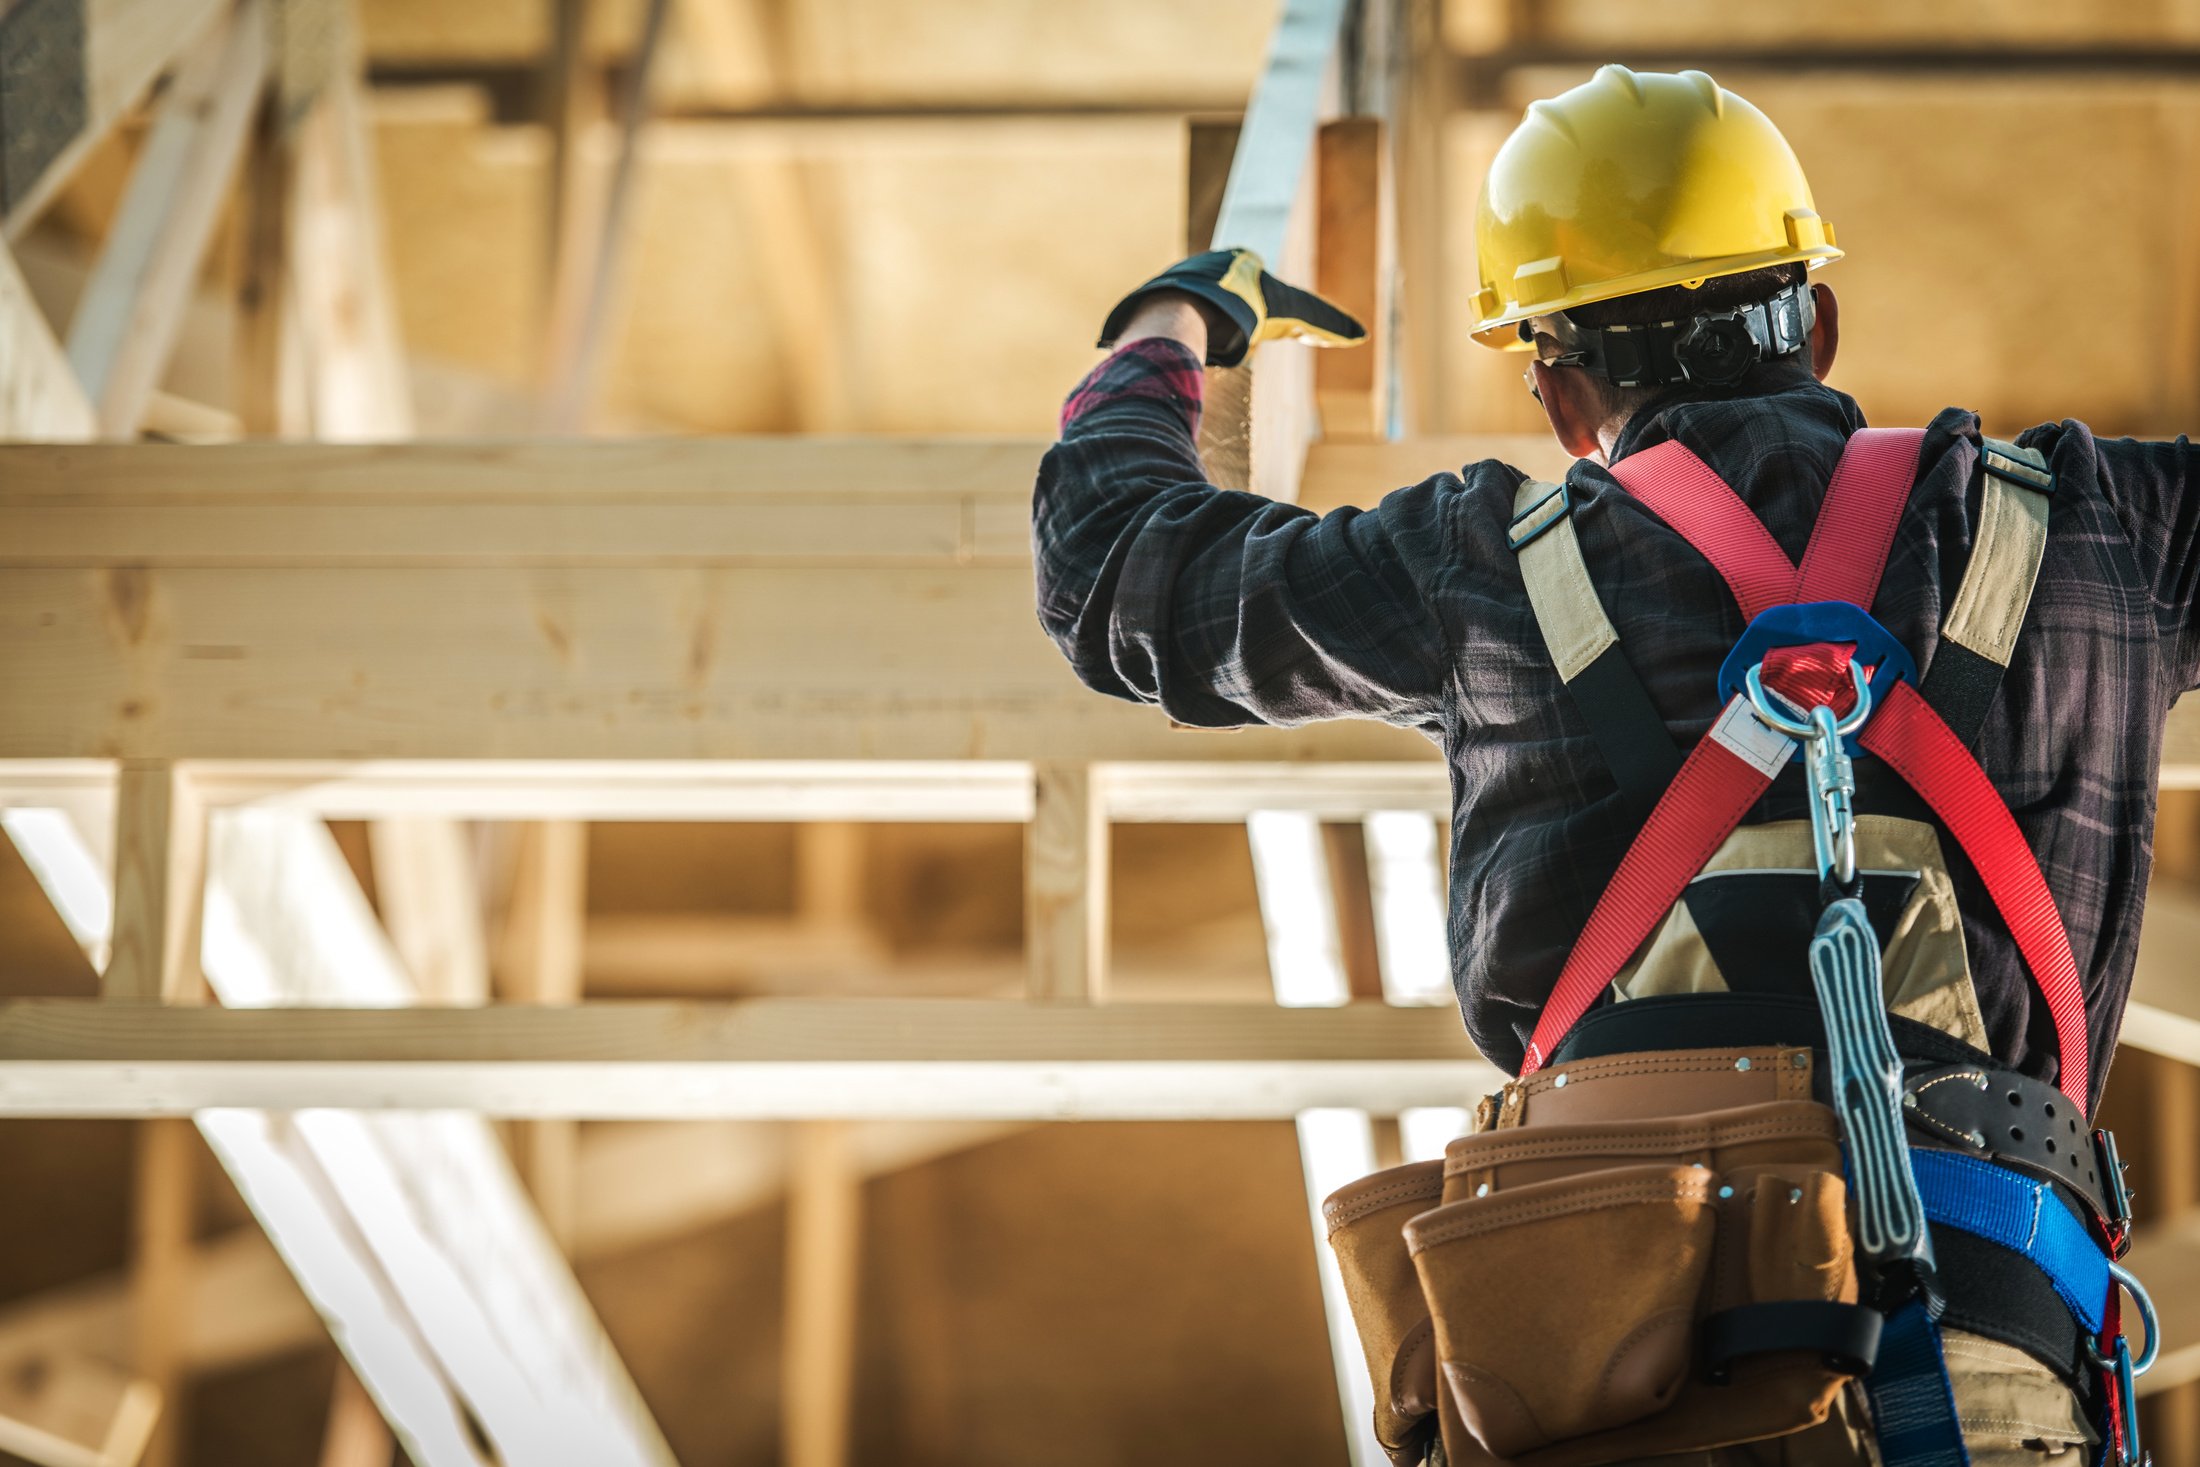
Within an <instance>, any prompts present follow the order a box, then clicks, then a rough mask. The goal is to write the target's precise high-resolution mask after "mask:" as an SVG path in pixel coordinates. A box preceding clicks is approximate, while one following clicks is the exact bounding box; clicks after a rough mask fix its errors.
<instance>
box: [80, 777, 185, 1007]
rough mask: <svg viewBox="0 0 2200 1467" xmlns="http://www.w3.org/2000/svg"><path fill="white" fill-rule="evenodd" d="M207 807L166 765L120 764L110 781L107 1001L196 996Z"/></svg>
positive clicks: (157, 1000)
mask: <svg viewBox="0 0 2200 1467" xmlns="http://www.w3.org/2000/svg"><path fill="white" fill-rule="evenodd" d="M206 830H207V827H206V808H205V805H204V803H203V802H202V801H201V800H200V799H199V798H198V794H197V792H196V791H195V790H194V789H193V788H192V785H191V779H190V776H189V775H188V774H186V773H184V772H183V771H182V770H180V769H178V768H176V766H175V765H173V764H167V763H160V762H152V763H126V764H124V765H123V766H122V769H121V772H120V777H119V779H118V781H117V784H116V799H115V838H114V852H115V854H114V937H113V945H112V948H111V954H112V955H111V956H110V957H109V959H108V962H107V968H106V971H105V972H104V973H103V974H102V975H101V978H100V986H101V989H102V991H103V992H104V993H105V995H106V996H107V997H108V998H110V999H121V1000H130V1001H140V1002H155V1003H183V1002H188V1001H191V1000H193V999H195V998H197V996H198V994H199V988H200V977H199V928H200V916H201V910H202V904H203V893H204V888H205V880H206Z"/></svg>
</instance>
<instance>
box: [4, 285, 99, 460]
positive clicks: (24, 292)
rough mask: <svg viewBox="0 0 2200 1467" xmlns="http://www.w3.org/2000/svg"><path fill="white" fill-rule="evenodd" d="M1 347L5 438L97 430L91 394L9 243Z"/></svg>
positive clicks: (66, 438) (57, 437)
mask: <svg viewBox="0 0 2200 1467" xmlns="http://www.w3.org/2000/svg"><path fill="white" fill-rule="evenodd" d="M0 348H4V349H0V440H16V441H21V442H31V443H49V442H50V443H69V442H76V441H80V440H83V439H86V438H92V437H96V436H97V435H98V432H99V422H98V418H97V417H96V415H95V414H94V413H93V412H92V403H91V399H90V398H88V397H86V396H85V395H84V387H83V384H82V383H80V382H78V381H77V380H76V372H75V370H74V369H73V368H72V367H70V365H69V357H68V353H66V352H65V351H63V350H62V348H61V343H60V342H58V341H56V340H55V339H54V334H53V328H52V327H51V326H49V325H47V324H46V318H45V317H44V316H43V315H41V314H39V310H38V303H37V302H36V301H34V300H32V299H31V292H30V287H29V286H28V285H26V284H25V283H24V281H23V272H22V271H21V270H19V269H17V268H16V264H15V256H14V254H13V253H11V252H10V251H9V249H8V247H7V246H6V245H5V244H0Z"/></svg>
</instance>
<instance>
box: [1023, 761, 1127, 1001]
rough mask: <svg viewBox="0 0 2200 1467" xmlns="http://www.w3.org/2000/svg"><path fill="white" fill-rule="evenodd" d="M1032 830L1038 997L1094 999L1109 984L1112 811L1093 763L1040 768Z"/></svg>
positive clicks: (1029, 933) (1032, 959)
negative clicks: (1110, 814) (1109, 856)
mask: <svg viewBox="0 0 2200 1467" xmlns="http://www.w3.org/2000/svg"><path fill="white" fill-rule="evenodd" d="M1032 784H1033V791H1034V793H1033V798H1032V817H1031V825H1030V828H1029V829H1027V830H1026V831H1025V833H1024V951H1025V954H1026V956H1027V958H1028V961H1029V964H1030V992H1031V996H1032V997H1033V998H1035V999H1042V1000H1055V1001H1064V1002H1070V1003H1093V1002H1097V1001H1098V1000H1099V999H1101V998H1102V997H1103V996H1104V994H1105V990H1106V986H1107V965H1108V812H1107V805H1106V800H1105V798H1104V796H1103V793H1102V791H1103V787H1104V780H1103V779H1102V778H1101V777H1098V776H1096V775H1095V773H1094V771H1093V770H1092V768H1091V766H1089V765H1083V764H1057V763H1043V764H1039V765H1037V766H1035V767H1034V769H1033V771H1032Z"/></svg>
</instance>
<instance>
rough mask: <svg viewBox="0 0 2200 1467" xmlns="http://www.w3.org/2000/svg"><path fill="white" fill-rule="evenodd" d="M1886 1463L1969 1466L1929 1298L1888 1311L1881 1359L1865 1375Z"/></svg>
mask: <svg viewBox="0 0 2200 1467" xmlns="http://www.w3.org/2000/svg"><path fill="white" fill-rule="evenodd" d="M1864 1394H1865V1395H1866V1396H1867V1397H1869V1398H1870V1400H1871V1403H1872V1427H1873V1429H1874V1432H1875V1433H1876V1435H1877V1436H1878V1438H1879V1460H1880V1462H1881V1464H1882V1467H1969V1463H1970V1460H1971V1455H1970V1453H1969V1452H1967V1451H1965V1450H1964V1447H1963V1431H1962V1428H1961V1427H1960V1426H1959V1425H1958V1424H1957V1418H1956V1401H1955V1390H1954V1388H1953V1387H1952V1386H1951V1385H1950V1384H1949V1382H1948V1361H1947V1357H1946V1356H1945V1355H1943V1354H1942V1353H1941V1348H1940V1326H1939V1325H1938V1324H1937V1323H1935V1322H1934V1320H1933V1316H1932V1314H1931V1312H1930V1311H1929V1310H1927V1309H1926V1307H1925V1304H1924V1301H1923V1300H1919V1299H1912V1300H1911V1301H1910V1302H1909V1303H1907V1304H1905V1305H1903V1306H1902V1307H1901V1308H1900V1309H1897V1310H1896V1311H1895V1312H1894V1313H1892V1314H1890V1315H1888V1316H1887V1323H1886V1327H1885V1328H1884V1330H1883V1331H1882V1332H1881V1334H1880V1337H1879V1364H1878V1367H1877V1368H1876V1369H1874V1370H1873V1371H1872V1373H1871V1374H1870V1375H1867V1376H1865V1377H1864Z"/></svg>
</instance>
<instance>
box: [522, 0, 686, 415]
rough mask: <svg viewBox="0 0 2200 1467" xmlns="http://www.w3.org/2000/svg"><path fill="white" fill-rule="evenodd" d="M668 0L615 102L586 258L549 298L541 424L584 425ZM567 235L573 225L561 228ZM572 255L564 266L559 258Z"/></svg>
mask: <svg viewBox="0 0 2200 1467" xmlns="http://www.w3.org/2000/svg"><path fill="white" fill-rule="evenodd" d="M670 10H671V0H649V8H648V10H647V11H645V12H644V16H643V20H642V30H641V36H640V39H639V40H638V41H637V42H636V43H635V48H634V55H633V58H632V61H631V62H630V64H629V68H628V72H627V86H626V93H625V95H624V96H622V97H621V98H620V105H619V153H618V157H617V160H616V161H615V162H614V163H613V164H612V169H611V181H610V183H609V184H608V185H607V187H606V188H605V190H604V195H603V207H602V209H601V211H600V213H599V214H598V216H597V227H596V237H595V240H594V242H593V245H592V247H591V248H590V249H589V251H588V253H587V255H586V257H585V269H584V268H583V264H584V259H583V257H582V256H581V255H580V254H579V252H578V251H577V250H575V251H569V252H567V254H566V256H565V260H561V262H560V268H559V272H558V280H557V298H556V300H555V301H554V302H553V304H552V308H551V314H550V326H549V330H548V348H547V351H546V354H545V364H546V377H545V382H546V386H545V394H544V407H543V426H544V427H545V428H546V429H549V430H551V431H556V432H564V433H575V432H579V431H580V430H581V429H582V428H584V427H585V426H586V421H587V416H588V412H589V409H590V407H591V405H592V403H593V400H594V396H595V388H596V376H597V373H598V370H599V368H600V366H601V358H602V355H603V347H604V336H605V333H606V332H607V331H608V330H609V327H610V312H611V304H612V296H613V294H614V292H615V291H617V289H618V287H619V275H620V267H621V265H622V263H623V260H624V256H625V249H626V241H627V234H628V230H627V223H628V221H627V217H626V216H627V213H628V210H629V208H630V207H631V200H632V197H633V192H634V177H635V173H636V171H637V168H638V166H639V162H640V151H639V148H640V138H641V131H642V124H643V122H644V120H645V119H646V118H647V116H648V114H649V82H650V74H651V73H652V72H653V71H654V70H655V69H656V64H657V53H658V50H659V49H660V42H661V41H662V38H663V36H664V28H665V17H666V15H667V14H668V13H669V12H670ZM566 237H567V238H568V239H569V240H571V239H573V238H574V232H573V231H571V230H568V231H567V236H566ZM566 260H570V261H571V262H572V263H571V266H570V268H568V267H567V265H566V263H565V261H566Z"/></svg>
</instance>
